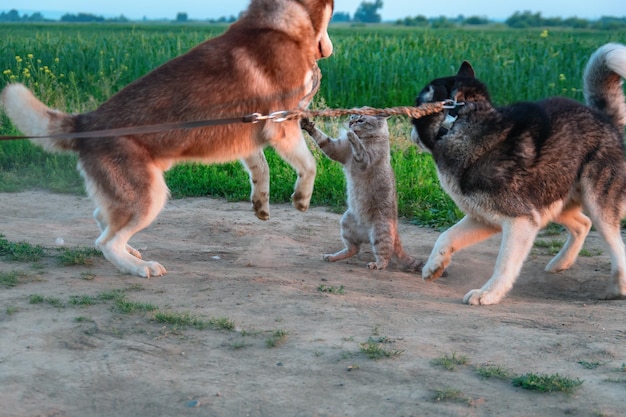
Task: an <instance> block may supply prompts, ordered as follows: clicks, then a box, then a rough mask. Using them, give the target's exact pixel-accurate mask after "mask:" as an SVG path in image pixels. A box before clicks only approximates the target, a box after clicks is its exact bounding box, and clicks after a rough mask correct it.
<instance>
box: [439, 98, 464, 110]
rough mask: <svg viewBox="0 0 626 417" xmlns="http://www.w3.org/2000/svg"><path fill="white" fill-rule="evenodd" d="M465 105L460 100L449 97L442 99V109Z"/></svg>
mask: <svg viewBox="0 0 626 417" xmlns="http://www.w3.org/2000/svg"><path fill="white" fill-rule="evenodd" d="M460 106H465V103H464V102H462V101H456V100H455V99H452V98H449V99H447V100H444V101H443V108H444V109H456V108H457V107H460Z"/></svg>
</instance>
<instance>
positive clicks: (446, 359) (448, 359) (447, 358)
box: [432, 352, 468, 371]
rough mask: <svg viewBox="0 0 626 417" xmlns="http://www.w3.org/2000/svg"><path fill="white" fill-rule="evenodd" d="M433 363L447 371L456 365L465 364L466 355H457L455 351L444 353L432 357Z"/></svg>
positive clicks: (466, 361) (466, 362)
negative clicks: (450, 353)
mask: <svg viewBox="0 0 626 417" xmlns="http://www.w3.org/2000/svg"><path fill="white" fill-rule="evenodd" d="M432 363H433V365H438V366H443V368H444V369H447V370H448V371H453V370H454V369H456V367H457V366H461V365H467V364H468V360H467V357H465V356H463V355H461V356H457V354H456V353H455V352H453V353H452V355H448V354H445V355H443V356H441V357H439V358H437V359H433V361H432Z"/></svg>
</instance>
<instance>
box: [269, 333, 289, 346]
mask: <svg viewBox="0 0 626 417" xmlns="http://www.w3.org/2000/svg"><path fill="white" fill-rule="evenodd" d="M288 335H289V332H287V331H286V330H282V329H278V330H275V331H274V332H272V334H271V335H270V336H269V337H268V338H267V339H265V346H267V347H268V348H275V347H277V346H279V345H282V344H283V343H285V341H286V340H287V336H288Z"/></svg>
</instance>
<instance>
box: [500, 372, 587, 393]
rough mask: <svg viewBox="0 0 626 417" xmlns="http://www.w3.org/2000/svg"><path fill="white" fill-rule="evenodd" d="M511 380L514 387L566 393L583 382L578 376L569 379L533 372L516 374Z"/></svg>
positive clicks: (557, 375)
mask: <svg viewBox="0 0 626 417" xmlns="http://www.w3.org/2000/svg"><path fill="white" fill-rule="evenodd" d="M511 382H512V383H513V385H514V386H516V387H521V388H524V389H527V390H531V391H539V392H564V393H567V394H569V393H572V392H573V391H574V390H575V389H576V388H577V387H579V386H580V385H581V384H582V383H583V381H582V380H580V379H578V378H576V379H571V378H567V377H563V376H560V375H559V374H554V375H537V374H533V373H528V374H525V375H520V376H517V377H515V378H513V380H512V381H511Z"/></svg>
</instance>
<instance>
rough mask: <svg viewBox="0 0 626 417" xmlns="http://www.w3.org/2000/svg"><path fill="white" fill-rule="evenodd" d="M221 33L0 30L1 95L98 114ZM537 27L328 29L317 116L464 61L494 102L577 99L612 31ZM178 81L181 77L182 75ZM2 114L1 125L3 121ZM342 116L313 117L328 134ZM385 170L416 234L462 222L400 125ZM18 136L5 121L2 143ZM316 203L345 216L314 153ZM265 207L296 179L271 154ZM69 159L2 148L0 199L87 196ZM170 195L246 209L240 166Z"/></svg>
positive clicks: (195, 29)
mask: <svg viewBox="0 0 626 417" xmlns="http://www.w3.org/2000/svg"><path fill="white" fill-rule="evenodd" d="M224 29H225V26H220V25H190V26H186V25H175V26H174V25H158V24H154V25H132V24H129V25H125V24H116V25H107V24H103V25H85V26H83V25H66V24H24V25H21V24H0V36H1V37H2V40H3V42H2V45H1V46H0V51H2V52H3V53H0V88H1V87H3V86H4V85H5V84H6V83H8V82H14V81H19V82H23V83H25V84H26V85H27V86H28V87H29V88H31V89H33V90H34V92H35V94H36V95H37V96H38V97H40V98H41V99H42V100H43V101H44V102H45V103H47V104H48V105H51V106H53V107H56V108H60V109H63V110H66V111H70V112H84V111H88V110H93V109H95V108H96V107H97V106H98V105H99V104H100V103H102V102H103V101H104V100H106V99H107V98H108V97H110V96H111V95H112V94H113V93H115V92H116V91H119V90H120V89H121V88H122V87H124V86H125V85H127V84H129V83H130V82H132V81H133V80H135V79H136V78H138V77H140V76H142V75H143V74H145V73H146V72H148V71H150V70H152V69H154V68H156V67H157V66H158V65H160V64H162V63H163V62H165V61H167V60H169V59H171V58H173V57H175V56H178V55H180V54H182V53H184V52H186V51H187V50H189V49H190V48H191V47H193V46H194V45H196V44H198V43H199V42H201V41H203V40H205V39H207V38H210V37H213V36H216V35H218V34H220V33H222V32H223V31H224ZM542 32H543V29H532V30H503V29H489V28H485V29H480V30H479V29H475V30H463V29H446V30H433V29H417V28H402V27H390V26H385V25H380V26H378V27H369V26H364V27H342V26H331V29H330V35H331V38H332V40H333V43H334V48H335V52H334V54H333V56H332V57H330V58H328V59H325V60H322V61H320V63H319V65H320V68H321V70H322V73H323V79H322V83H321V87H320V90H319V92H318V94H317V96H316V98H315V100H314V104H313V107H317V108H325V107H330V108H349V107H360V106H366V105H367V106H372V107H393V106H404V105H411V104H413V103H414V99H415V95H416V94H417V92H418V91H419V90H421V88H422V87H423V86H424V85H425V84H426V83H427V82H428V81H430V80H431V79H433V78H435V77H440V76H444V75H448V74H452V73H453V72H455V71H456V69H457V68H458V66H459V64H460V63H461V61H462V60H465V59H467V60H469V61H470V62H472V65H473V66H474V68H475V70H476V72H477V76H478V77H479V78H480V79H481V80H482V81H484V82H485V83H486V84H487V85H488V86H490V88H491V93H492V97H493V100H494V102H495V103H496V104H507V103H511V102H514V101H521V100H536V99H539V98H542V97H545V96H551V95H564V96H567V97H571V98H573V99H575V100H582V99H583V97H582V92H581V85H582V81H581V78H582V71H583V68H584V65H585V63H586V61H587V59H588V57H589V55H590V54H591V52H592V51H593V50H594V49H596V48H597V47H598V46H600V45H602V44H604V43H606V42H610V41H622V42H623V41H624V38H625V35H624V32H621V31H597V32H596V31H592V30H584V31H575V30H550V31H549V35H548V36H547V37H546V36H542ZM181 77H184V74H181ZM0 117H3V116H0ZM342 122H343V120H341V119H324V120H316V123H318V124H319V125H320V127H321V128H322V129H323V130H327V131H329V132H335V133H336V131H337V129H338V127H339V125H340V124H341V123H342ZM390 124H391V131H392V132H393V136H392V138H391V142H392V165H393V167H394V170H395V172H396V178H397V189H398V211H399V214H400V216H402V217H404V218H406V219H407V220H409V221H412V222H414V223H416V224H419V225H423V226H432V227H437V228H442V227H446V226H448V225H450V224H452V223H454V222H456V221H457V220H458V219H459V218H460V217H461V213H460V211H459V210H458V209H457V208H456V206H455V205H454V204H453V203H452V201H451V200H450V198H449V197H447V196H446V195H445V193H444V192H443V191H442V190H441V188H440V187H439V183H438V180H437V178H436V174H435V169H434V164H433V163H432V158H431V157H430V156H429V155H425V154H423V153H420V152H419V151H418V150H417V148H416V147H415V146H414V145H412V144H410V143H409V140H408V136H409V132H410V124H409V122H408V120H406V118H402V117H395V118H392V119H391V120H390ZM14 133H16V131H15V129H14V128H13V126H12V125H11V124H10V123H9V122H8V121H7V120H6V118H4V120H0V134H14ZM311 149H312V150H313V151H314V154H315V156H316V159H317V167H318V176H317V178H316V182H315V191H314V193H313V197H312V204H313V205H318V206H319V205H323V206H328V207H330V208H331V209H333V210H335V211H342V210H343V209H344V208H345V180H344V176H343V172H342V170H341V167H340V166H339V164H337V163H334V162H333V161H330V160H328V158H324V157H322V156H321V155H320V153H319V152H318V151H317V150H315V148H314V146H313V145H311ZM266 154H267V159H268V163H269V165H270V172H271V188H270V189H271V195H270V198H271V201H272V202H273V203H283V202H288V201H289V200H290V195H291V193H292V192H293V190H292V188H293V183H294V182H295V173H294V172H293V170H292V169H291V168H290V167H289V166H288V165H287V164H285V163H284V162H283V161H282V160H281V159H280V158H279V157H278V156H277V155H276V154H275V152H273V151H272V150H270V149H268V150H267V151H266ZM75 166H76V157H75V156H74V155H64V154H55V155H51V154H47V153H45V152H43V151H42V150H41V149H40V148H38V147H36V146H34V145H32V144H31V143H30V142H27V141H5V142H1V143H0V167H2V169H1V170H0V192H14V191H20V190H26V189H47V190H52V191H56V192H66V193H80V194H84V189H83V184H82V180H81V178H80V176H79V175H78V173H77V172H76V170H75ZM166 181H167V183H168V186H169V187H170V189H171V192H172V196H173V197H174V198H180V197H186V196H207V195H210V196H216V197H224V198H226V199H229V200H248V198H249V194H250V190H249V185H248V183H249V180H248V178H247V174H246V172H245V170H244V169H243V168H242V167H241V166H240V165H239V163H237V162H233V163H228V164H220V165H213V166H204V165H199V164H184V165H180V166H177V167H175V168H173V169H172V170H170V171H169V172H168V173H167V174H166Z"/></svg>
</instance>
